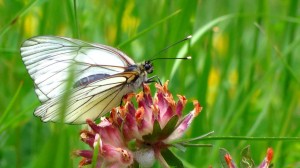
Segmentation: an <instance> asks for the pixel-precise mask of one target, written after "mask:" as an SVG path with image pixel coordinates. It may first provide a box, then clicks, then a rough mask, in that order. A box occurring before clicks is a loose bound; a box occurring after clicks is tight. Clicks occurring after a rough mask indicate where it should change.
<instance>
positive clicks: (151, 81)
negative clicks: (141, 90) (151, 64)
mask: <svg viewBox="0 0 300 168" xmlns="http://www.w3.org/2000/svg"><path fill="white" fill-rule="evenodd" d="M153 82H156V83H159V84H160V85H162V84H161V81H160V79H159V77H158V76H157V75H154V76H151V77H150V78H148V79H147V81H146V82H145V83H153Z"/></svg>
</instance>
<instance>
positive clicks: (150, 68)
mask: <svg viewBox="0 0 300 168" xmlns="http://www.w3.org/2000/svg"><path fill="white" fill-rule="evenodd" d="M144 68H145V70H146V72H147V73H148V74H150V73H152V72H153V65H152V63H151V62H150V61H146V62H145V65H144Z"/></svg>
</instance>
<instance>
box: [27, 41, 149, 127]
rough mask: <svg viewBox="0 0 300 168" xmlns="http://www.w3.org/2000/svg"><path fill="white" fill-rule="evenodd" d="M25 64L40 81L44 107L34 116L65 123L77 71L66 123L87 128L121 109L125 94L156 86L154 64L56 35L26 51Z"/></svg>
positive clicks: (31, 44)
mask: <svg viewBox="0 0 300 168" xmlns="http://www.w3.org/2000/svg"><path fill="white" fill-rule="evenodd" d="M21 55H22V59H23V61H24V63H25V65H26V68H27V70H28V72H29V74H30V76H31V78H32V79H33V81H34V84H35V92H36V94H37V95H38V98H39V100H40V101H41V102H42V105H41V106H39V107H38V108H37V109H36V110H35V112H34V114H35V115H36V116H38V117H41V119H42V121H44V122H47V121H54V122H55V121H59V120H60V116H61V115H60V112H61V102H62V101H64V100H62V97H63V96H62V95H64V92H65V90H66V89H67V88H66V83H67V81H68V78H69V73H70V69H71V66H72V67H74V71H73V73H74V76H75V80H74V84H73V88H71V95H70V97H69V100H68V103H67V108H66V112H65V116H64V122H65V123H71V124H82V123H85V121H86V119H92V120H94V119H97V118H99V117H102V116H103V115H105V114H106V113H107V112H109V111H110V110H111V109H112V108H113V107H116V106H118V105H119V104H120V102H121V99H122V97H123V96H124V95H126V94H127V93H130V92H134V91H135V90H136V89H138V88H140V87H141V85H142V83H143V82H151V81H152V80H151V79H152V78H149V79H148V78H147V74H149V73H152V71H153V66H152V63H151V61H145V62H143V63H141V64H136V63H134V61H133V60H132V59H131V58H129V57H128V56H127V55H126V54H124V53H123V52H121V51H119V50H117V49H115V48H112V47H109V46H105V45H100V44H92V43H87V42H84V41H80V40H76V39H71V38H65V37H55V36H38V37H33V38H31V39H28V40H26V41H25V42H24V43H23V45H22V47H21Z"/></svg>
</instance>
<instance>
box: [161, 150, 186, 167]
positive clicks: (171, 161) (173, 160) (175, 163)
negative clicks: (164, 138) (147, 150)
mask: <svg viewBox="0 0 300 168" xmlns="http://www.w3.org/2000/svg"><path fill="white" fill-rule="evenodd" d="M161 155H162V157H163V158H164V159H165V161H166V162H167V163H168V165H169V166H170V167H176V168H183V163H182V162H181V160H179V159H178V158H177V157H176V156H175V155H174V154H173V153H172V151H170V150H169V149H168V148H166V149H164V150H162V151H161Z"/></svg>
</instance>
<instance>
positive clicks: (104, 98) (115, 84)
mask: <svg viewBox="0 0 300 168" xmlns="http://www.w3.org/2000/svg"><path fill="white" fill-rule="evenodd" d="M136 75H138V74H137V72H123V73H119V74H116V75H111V76H109V77H107V78H103V79H100V80H98V81H95V82H93V83H89V84H88V85H85V86H80V87H78V88H75V89H74V90H73V91H72V93H71V96H70V98H69V101H68V106H67V109H66V113H65V116H64V122H65V123H71V124H82V123H84V122H85V121H86V119H87V118H89V119H97V118H99V117H101V116H103V115H104V114H105V113H107V112H109V111H110V110H111V109H112V108H113V107H116V106H118V105H119V104H120V102H121V99H122V97H123V96H124V95H125V94H127V93H130V92H132V91H133V89H134V88H132V87H131V85H130V83H131V82H132V81H131V79H133V78H134V77H135V76H136ZM60 102H61V97H60V96H59V97H56V98H53V99H50V100H49V101H47V102H45V103H44V104H43V105H41V106H40V107H38V108H37V109H36V111H35V113H34V114H35V115H36V116H39V117H41V118H42V120H43V121H45V122H47V121H59V119H60V117H61V116H60V115H61V114H60V112H61V109H60V107H61V105H60V104H59V103H60Z"/></svg>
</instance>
